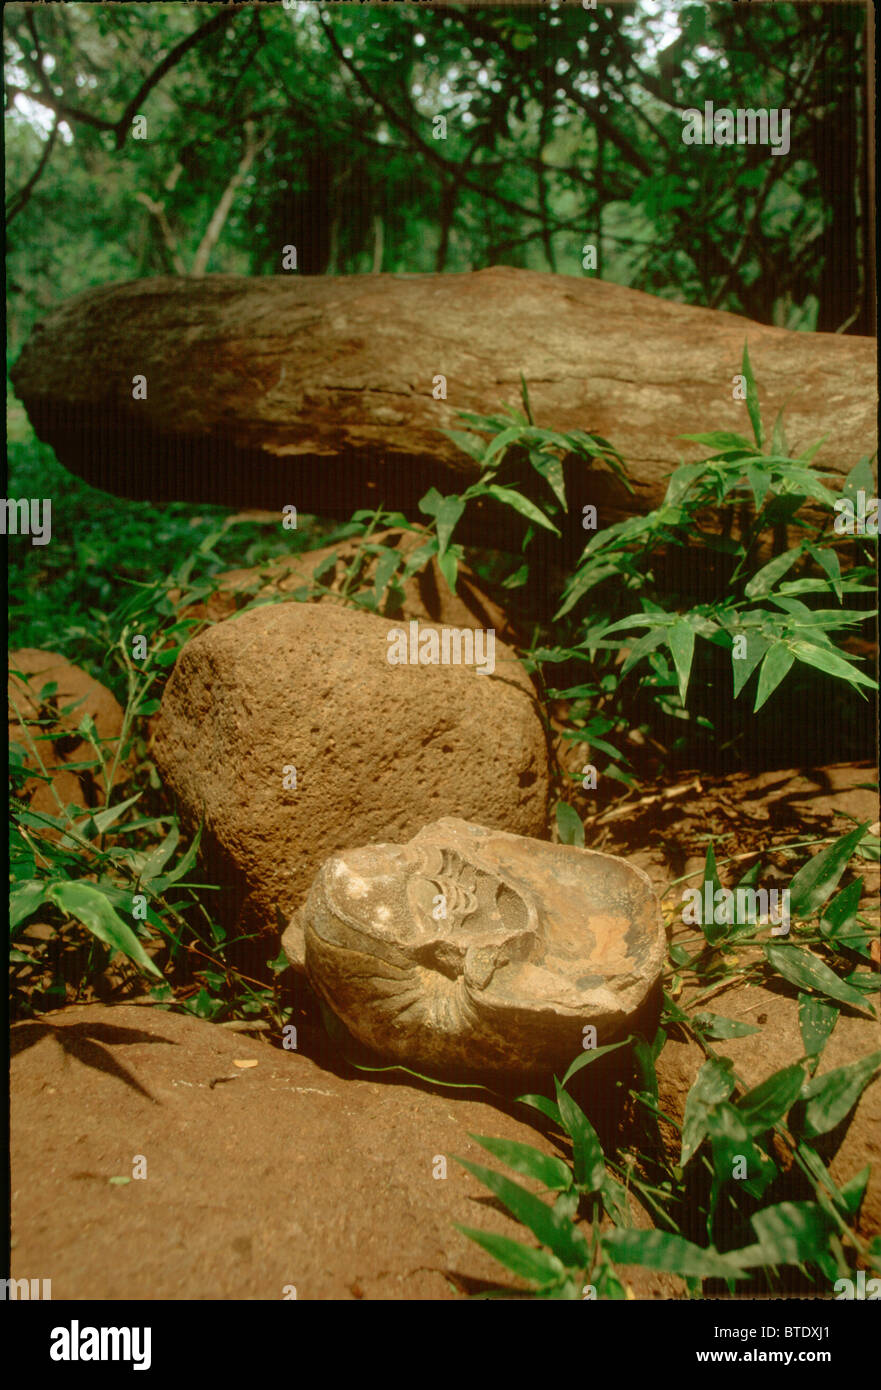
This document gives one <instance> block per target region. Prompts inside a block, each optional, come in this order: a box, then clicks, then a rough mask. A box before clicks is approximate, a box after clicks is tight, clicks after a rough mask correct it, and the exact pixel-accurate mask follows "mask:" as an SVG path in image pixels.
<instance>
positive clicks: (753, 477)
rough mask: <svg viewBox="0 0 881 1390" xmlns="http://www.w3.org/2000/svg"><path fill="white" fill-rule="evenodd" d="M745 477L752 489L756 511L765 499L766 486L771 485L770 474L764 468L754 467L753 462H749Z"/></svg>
mask: <svg viewBox="0 0 881 1390" xmlns="http://www.w3.org/2000/svg"><path fill="white" fill-rule="evenodd" d="M746 479H747V482H748V483H749V485H750V487H751V489H752V494H753V499H754V501H755V504H756V511H759V510H760V509H761V505H762V503H763V502H764V500H765V496H766V494H767V491H768V488H769V487H770V486H771V478H770V475H769V474H768V472H767V470H766V469H764V468H756V466H755V464H749V465H748V466H747V470H746Z"/></svg>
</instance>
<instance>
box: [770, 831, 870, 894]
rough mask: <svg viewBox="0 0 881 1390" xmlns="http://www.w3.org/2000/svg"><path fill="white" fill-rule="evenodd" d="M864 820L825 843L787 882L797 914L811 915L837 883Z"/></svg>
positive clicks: (852, 850) (859, 835) (853, 848)
mask: <svg viewBox="0 0 881 1390" xmlns="http://www.w3.org/2000/svg"><path fill="white" fill-rule="evenodd" d="M868 825H869V822H868V821H863V823H862V825H858V826H857V827H856V829H854V830H848V831H847V833H846V834H844V835H842V836H841V837H840V839H838V840H836V841H835V842H834V843H833V844H831V845H827V846H826V848H825V849H822V850H820V852H819V854H815V855H814V856H813V857H812V858H811V859H809V860H808V862H807V864H805V865H804V866H803V867H802V868H801V869H799V871H798V873H797V874H796V875H795V877H794V879H793V880H792V882H791V883H790V885H789V904H790V911H791V912H792V914H793V915H794V916H796V917H810V916H811V914H812V913H814V912H816V911H817V909H818V908H819V907H822V905H823V903H824V902H825V901H826V899H827V898H828V897H829V896H830V895H831V893H832V892H833V891H834V889H835V888H836V887H837V885H838V880H839V879H840V878H841V875H842V874H843V873H844V870H845V868H846V867H847V863H848V860H849V859H850V857H851V855H852V854H853V852H854V850H855V849H856V847H857V845H858V844H859V842H860V840H861V839H862V837H863V834H864V832H865V831H866V829H867V828H868Z"/></svg>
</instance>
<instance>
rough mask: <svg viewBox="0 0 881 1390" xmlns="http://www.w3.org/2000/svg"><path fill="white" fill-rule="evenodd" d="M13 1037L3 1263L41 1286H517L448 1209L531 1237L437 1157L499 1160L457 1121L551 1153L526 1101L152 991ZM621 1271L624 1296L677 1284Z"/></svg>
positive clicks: (39, 1023)
mask: <svg viewBox="0 0 881 1390" xmlns="http://www.w3.org/2000/svg"><path fill="white" fill-rule="evenodd" d="M298 1041H299V1042H300V1043H301V1044H302V1041H303V1040H302V1038H299V1039H298ZM10 1051H11V1053H12V1068H11V1083H10V1084H11V1127H12V1148H11V1167H12V1231H13V1239H12V1259H11V1265H12V1268H11V1273H12V1276H13V1277H14V1278H18V1279H29V1278H34V1277H35V1276H40V1278H41V1279H51V1281H52V1290H51V1293H52V1297H53V1298H54V1299H56V1300H57V1299H62V1300H64V1299H100V1300H105V1299H110V1300H113V1299H125V1300H128V1299H136V1300H141V1299H181V1300H185V1301H186V1302H189V1303H192V1302H194V1301H199V1300H204V1299H229V1300H232V1301H238V1300H240V1299H242V1298H249V1299H269V1300H272V1299H278V1300H282V1299H291V1298H297V1299H343V1300H351V1299H368V1300H370V1299H379V1300H399V1299H400V1300H405V1299H420V1300H424V1299H452V1298H456V1297H461V1296H463V1295H466V1294H470V1293H474V1292H476V1291H477V1290H479V1289H486V1288H493V1287H495V1288H500V1289H511V1290H514V1289H516V1288H518V1287H522V1285H520V1282H519V1280H517V1279H515V1277H514V1276H513V1275H509V1274H508V1273H506V1271H505V1270H504V1269H503V1268H502V1266H501V1265H499V1264H497V1263H496V1261H495V1260H493V1259H492V1258H491V1256H490V1255H489V1254H487V1253H486V1252H485V1251H484V1250H482V1249H481V1248H480V1247H479V1246H477V1245H476V1244H475V1243H473V1242H472V1241H470V1240H468V1239H467V1238H466V1237H465V1236H464V1235H463V1234H462V1233H461V1232H460V1231H458V1230H457V1229H456V1225H455V1223H457V1222H458V1223H462V1224H465V1225H468V1226H472V1227H476V1228H478V1229H479V1230H481V1231H485V1232H493V1233H495V1234H498V1235H504V1236H507V1237H509V1238H511V1239H514V1240H521V1241H525V1242H526V1243H527V1244H534V1243H535V1242H534V1240H533V1239H532V1237H531V1235H530V1234H529V1232H528V1231H526V1230H525V1229H524V1228H523V1227H522V1226H519V1225H518V1224H517V1223H516V1222H515V1221H514V1220H513V1219H512V1218H511V1217H510V1216H509V1215H508V1214H507V1213H506V1212H505V1211H504V1210H503V1209H502V1208H501V1207H500V1206H499V1204H498V1203H496V1202H495V1201H492V1202H489V1201H487V1190H486V1188H485V1187H483V1186H481V1184H480V1183H479V1182H478V1181H477V1179H476V1178H474V1177H472V1175H471V1174H470V1173H468V1172H467V1171H466V1170H465V1169H464V1168H462V1167H461V1166H460V1165H459V1164H458V1163H455V1162H454V1161H453V1155H460V1156H462V1157H463V1158H466V1159H470V1160H472V1161H474V1162H477V1163H487V1164H489V1166H491V1167H495V1168H502V1167H503V1165H502V1164H500V1163H497V1162H495V1161H494V1160H493V1159H490V1158H489V1156H488V1155H487V1153H486V1152H485V1151H484V1150H483V1149H482V1148H481V1147H480V1146H479V1145H478V1144H477V1143H476V1141H475V1140H474V1138H473V1137H472V1136H473V1135H475V1134H481V1135H490V1136H494V1137H497V1138H502V1139H509V1140H514V1141H519V1142H520V1143H526V1144H532V1145H533V1146H537V1147H539V1148H540V1149H541V1150H542V1151H543V1152H544V1153H546V1154H556V1153H557V1152H558V1146H557V1144H556V1142H555V1141H554V1140H553V1139H551V1138H549V1137H547V1136H545V1135H543V1134H541V1133H538V1132H537V1131H536V1130H535V1129H534V1128H533V1126H532V1125H531V1124H530V1123H529V1121H530V1119H531V1118H534V1117H535V1112H534V1111H532V1110H530V1109H528V1108H527V1107H526V1106H517V1107H514V1106H510V1107H508V1106H505V1105H504V1104H502V1105H501V1106H500V1105H499V1104H498V1103H496V1104H493V1103H492V1098H491V1097H489V1096H488V1095H487V1094H486V1093H480V1092H468V1091H457V1092H455V1093H454V1096H453V1095H451V1094H450V1093H449V1092H440V1091H434V1092H432V1091H430V1090H428V1089H426V1088H425V1087H421V1086H420V1085H419V1083H418V1082H414V1081H413V1079H412V1078H405V1077H403V1076H401V1075H398V1076H397V1077H395V1078H393V1080H392V1081H391V1083H390V1081H389V1079H387V1078H383V1079H382V1080H379V1079H377V1078H375V1077H365V1076H363V1075H362V1076H359V1075H357V1074H351V1073H350V1072H349V1069H348V1068H346V1067H345V1066H344V1065H340V1063H339V1060H338V1059H337V1058H335V1057H333V1056H332V1055H328V1056H327V1057H326V1059H325V1063H324V1065H322V1064H321V1063H320V1062H316V1061H314V1060H312V1059H310V1058H309V1057H307V1056H304V1055H302V1054H301V1053H300V1052H298V1051H294V1050H292V1051H284V1050H282V1049H281V1048H278V1047H272V1046H270V1045H269V1044H268V1043H266V1042H264V1041H261V1040H257V1039H253V1038H250V1037H249V1038H245V1037H242V1036H240V1035H238V1034H236V1033H233V1032H231V1031H228V1030H227V1029H225V1028H224V1027H223V1026H218V1025H217V1024H211V1023H204V1022H201V1021H200V1020H197V1019H194V1018H191V1017H187V1016H185V1015H182V1014H171V1013H166V1012H163V1011H161V1010H159V1009H157V1008H155V1007H152V1006H146V1007H145V1006H142V1005H116V1006H114V1007H110V1008H108V1007H106V1006H104V1005H95V1004H92V1005H87V1006H86V1007H84V1008H78V1009H71V1010H67V1011H64V1010H62V1011H60V1012H58V1013H52V1014H45V1015H43V1016H42V1017H41V1018H40V1019H37V1020H34V1021H28V1022H24V1023H18V1024H16V1025H15V1026H14V1027H13V1029H12V1034H11V1041H10ZM37 1155H39V1159H38V1160H37V1159H36V1158H35V1156H37ZM505 1171H508V1170H505ZM520 1181H521V1182H522V1181H523V1179H522V1178H521V1179H520ZM631 1210H632V1216H633V1220H634V1222H635V1224H636V1225H638V1226H641V1227H643V1228H645V1227H647V1226H648V1225H649V1224H650V1223H649V1221H648V1219H647V1216H646V1214H645V1212H644V1211H642V1210H641V1209H640V1208H639V1207H638V1206H637V1205H636V1203H631ZM582 1230H583V1231H584V1233H585V1234H586V1235H587V1236H588V1238H589V1236H590V1231H589V1228H587V1227H586V1226H583V1227H582ZM621 1273H622V1277H623V1278H624V1279H625V1281H626V1283H627V1284H628V1285H630V1286H631V1289H632V1294H633V1296H635V1297H641V1298H652V1297H655V1298H657V1297H672V1296H676V1294H677V1293H681V1292H682V1283H681V1280H679V1279H676V1278H674V1277H673V1276H671V1275H669V1274H663V1273H654V1272H652V1271H648V1270H641V1269H639V1268H637V1267H634V1266H631V1267H628V1268H627V1269H626V1270H622V1271H621ZM294 1291H295V1292H294ZM10 1296H12V1295H11V1294H10Z"/></svg>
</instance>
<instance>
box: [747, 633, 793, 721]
mask: <svg viewBox="0 0 881 1390" xmlns="http://www.w3.org/2000/svg"><path fill="white" fill-rule="evenodd" d="M794 661H795V657H794V655H793V653H792V652H791V650H790V648H789V645H787V644H786V643H785V642H775V644H774V645H773V646H772V647H770V648H769V650H768V651H767V652H766V653H765V656H764V658H763V659H762V667H761V670H760V671H759V684H758V689H757V690H756V702H755V704H754V706H753V714H756V713H757V712H758V711H759V710H760V709H761V708H762V705H763V704H764V703H765V701H766V700H768V699H770V697H771V696H772V695H773V693H774V691H775V690H776V689H777V687H778V685H779V684H780V682H781V681H782V680H784V679H785V677H786V675H787V674H788V672H789V669H790V667H791V666H792V663H793V662H794Z"/></svg>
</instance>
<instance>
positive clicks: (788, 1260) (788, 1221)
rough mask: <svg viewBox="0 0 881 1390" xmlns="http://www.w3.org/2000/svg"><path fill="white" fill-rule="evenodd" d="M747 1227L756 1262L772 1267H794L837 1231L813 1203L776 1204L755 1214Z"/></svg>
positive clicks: (812, 1256)
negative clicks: (754, 1243) (756, 1251)
mask: <svg viewBox="0 0 881 1390" xmlns="http://www.w3.org/2000/svg"><path fill="white" fill-rule="evenodd" d="M750 1224H751V1226H752V1228H753V1230H754V1231H755V1234H756V1236H757V1238H758V1249H759V1251H760V1252H761V1259H760V1260H756V1261H755V1263H762V1264H772V1265H782V1264H793V1265H797V1264H803V1263H804V1261H805V1260H810V1259H813V1258H814V1257H815V1255H816V1252H817V1251H818V1250H822V1249H824V1248H825V1247H826V1246H827V1245H828V1243H829V1237H830V1235H832V1233H833V1232H834V1231H836V1230H837V1229H838V1228H837V1225H836V1223H835V1220H834V1218H833V1217H832V1216H830V1215H829V1214H828V1212H825V1211H824V1210H823V1209H822V1207H819V1206H817V1204H816V1202H779V1203H778V1204H777V1205H776V1206H773V1207H765V1208H764V1210H763V1211H757V1212H756V1213H755V1215H754V1216H752V1217H751V1219H750ZM743 1253H746V1252H743V1251H737V1252H735V1254H743Z"/></svg>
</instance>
